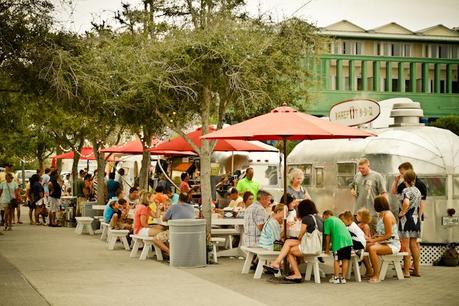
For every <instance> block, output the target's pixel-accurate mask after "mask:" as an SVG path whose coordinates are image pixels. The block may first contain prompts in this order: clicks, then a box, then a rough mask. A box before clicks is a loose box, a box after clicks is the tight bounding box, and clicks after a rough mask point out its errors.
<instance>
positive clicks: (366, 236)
mask: <svg viewBox="0 0 459 306" xmlns="http://www.w3.org/2000/svg"><path fill="white" fill-rule="evenodd" d="M398 170H399V173H400V174H399V175H397V176H396V177H395V178H394V180H393V183H392V188H391V193H392V194H394V195H395V196H397V198H398V199H399V206H398V207H397V208H394V209H392V210H394V212H393V211H392V210H391V207H390V204H389V198H388V193H387V190H386V188H385V182H384V179H383V177H382V175H381V174H379V173H378V172H376V171H374V170H372V169H371V168H370V162H369V161H368V159H361V160H360V161H359V164H358V173H357V174H356V175H355V177H354V180H353V183H352V184H351V185H350V186H349V187H350V188H351V192H352V194H353V195H354V196H355V203H356V205H355V207H354V210H353V211H350V210H347V211H344V212H341V213H340V214H339V215H338V216H337V217H335V216H334V213H333V212H332V211H331V210H325V211H324V212H323V213H322V214H319V211H318V209H317V206H316V204H315V203H314V202H313V201H312V199H311V196H310V195H309V193H308V192H307V190H306V189H305V188H303V187H302V186H301V183H302V181H303V179H304V174H303V172H302V171H301V170H300V169H293V170H291V171H290V177H289V181H290V186H289V187H288V192H289V193H288V194H287V198H286V199H284V198H283V197H282V198H281V199H280V201H279V203H273V201H272V196H271V194H269V193H268V192H266V191H264V190H257V189H256V188H255V189H252V190H253V191H254V192H255V194H256V195H257V196H256V198H257V201H256V202H255V203H254V204H252V205H250V206H249V207H247V208H246V210H245V214H244V241H243V244H244V245H245V246H248V247H262V248H266V249H270V250H273V249H274V247H275V245H276V244H279V241H281V244H282V245H283V246H282V248H281V250H280V253H279V256H278V257H277V258H276V260H275V261H273V262H272V263H271V265H269V266H265V268H266V269H267V270H269V271H271V272H273V273H276V272H278V271H279V269H280V268H281V265H282V262H283V260H284V259H285V258H286V259H287V261H288V268H289V270H290V271H291V273H290V275H287V276H286V277H285V279H286V280H288V281H291V282H300V281H301V279H302V278H301V274H300V271H299V269H298V263H299V262H301V261H302V259H303V256H304V255H305V254H309V253H308V252H309V251H308V250H305V249H302V248H304V244H303V242H302V241H303V240H304V239H310V237H311V233H313V231H315V230H318V231H319V232H320V233H321V235H322V237H324V238H323V245H322V248H321V250H322V251H323V253H325V254H329V253H332V256H333V259H334V273H333V276H332V278H331V279H330V282H331V283H333V284H345V283H346V279H345V275H346V272H347V269H348V263H349V260H350V259H351V255H352V252H355V254H356V255H357V256H359V258H360V260H362V261H363V263H364V265H365V267H366V274H365V276H366V277H367V278H368V280H369V282H371V283H377V282H379V276H380V275H379V274H380V267H379V261H378V256H380V255H388V254H396V253H398V252H401V251H403V252H408V253H409V254H410V255H409V256H405V257H404V265H403V273H404V276H405V278H409V277H410V276H420V268H419V243H418V238H420V234H421V220H422V218H423V214H424V201H425V199H426V197H427V189H426V186H425V185H424V184H423V183H422V181H420V180H419V179H418V178H417V177H416V174H415V172H414V170H413V167H412V165H411V164H410V163H409V162H405V163H402V164H401V165H400V166H399V168H398ZM248 180H249V181H250V176H248ZM241 186H242V187H245V188H246V189H249V188H254V186H256V183H253V182H248V183H247V182H244V183H242V185H241ZM238 187H239V184H238ZM240 192H245V190H244V188H241V190H240ZM285 204H286V206H285ZM284 216H286V219H287V222H286V226H287V227H286V228H284ZM365 251H366V252H367V253H368V255H369V256H368V257H366V256H363V255H364V254H365V253H364V252H365ZM411 259H412V261H413V270H412V271H411ZM255 260H256V259H255ZM253 266H254V267H255V262H253Z"/></svg>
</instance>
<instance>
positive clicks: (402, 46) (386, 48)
mask: <svg viewBox="0 0 459 306" xmlns="http://www.w3.org/2000/svg"><path fill="white" fill-rule="evenodd" d="M376 54H377V55H380V56H401V57H409V56H411V44H406V43H400V42H387V41H381V42H377V43H376Z"/></svg>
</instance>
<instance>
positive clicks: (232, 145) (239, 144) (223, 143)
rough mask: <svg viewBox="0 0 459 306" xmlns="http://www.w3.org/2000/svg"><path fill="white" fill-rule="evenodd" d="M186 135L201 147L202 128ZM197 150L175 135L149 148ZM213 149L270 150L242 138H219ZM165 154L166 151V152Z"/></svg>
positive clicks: (151, 150)
mask: <svg viewBox="0 0 459 306" xmlns="http://www.w3.org/2000/svg"><path fill="white" fill-rule="evenodd" d="M209 130H210V131H215V129H213V128H210V129H209ZM187 136H188V137H189V138H190V139H191V141H192V142H193V143H194V144H195V145H196V146H198V147H201V136H202V129H201V128H198V129H196V130H195V131H193V132H191V133H188V134H187ZM171 151H172V152H194V153H195V154H196V153H197V152H195V151H194V149H193V148H192V147H191V145H190V144H189V143H188V142H186V140H185V139H184V138H183V137H176V138H174V139H172V140H169V141H166V142H163V143H161V144H159V145H158V146H156V147H155V148H152V149H150V152H151V153H154V154H165V153H166V152H171ZM214 151H225V152H229V151H247V152H267V151H271V150H270V149H267V148H263V147H261V146H257V145H256V144H253V143H250V142H248V141H244V140H231V139H221V140H218V141H217V143H216V144H215V148H214ZM166 154H167V153H166Z"/></svg>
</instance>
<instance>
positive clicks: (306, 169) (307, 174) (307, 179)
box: [287, 164, 312, 186]
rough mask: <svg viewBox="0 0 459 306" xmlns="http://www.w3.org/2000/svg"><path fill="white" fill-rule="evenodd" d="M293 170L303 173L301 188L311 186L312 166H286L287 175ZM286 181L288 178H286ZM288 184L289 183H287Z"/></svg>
mask: <svg viewBox="0 0 459 306" xmlns="http://www.w3.org/2000/svg"><path fill="white" fill-rule="evenodd" d="M294 168H299V169H301V170H302V171H303V173H304V180H303V184H302V185H303V186H311V184H312V164H303V165H290V166H288V173H289V174H290V171H292V169H294ZM287 179H288V178H287ZM289 183H290V182H289Z"/></svg>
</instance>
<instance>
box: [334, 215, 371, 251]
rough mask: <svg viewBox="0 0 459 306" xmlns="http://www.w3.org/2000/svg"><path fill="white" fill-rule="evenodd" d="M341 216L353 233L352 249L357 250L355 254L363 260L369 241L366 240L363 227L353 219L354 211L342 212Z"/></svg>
mask: <svg viewBox="0 0 459 306" xmlns="http://www.w3.org/2000/svg"><path fill="white" fill-rule="evenodd" d="M339 218H340V219H341V221H343V223H344V224H345V225H346V226H347V229H348V230H349V233H350V234H351V237H352V249H353V250H354V251H355V254H357V256H359V258H360V260H362V259H363V251H364V250H365V246H366V244H367V241H366V240H365V234H364V233H363V231H362V229H360V227H359V226H358V225H357V224H355V222H354V221H353V220H352V213H351V212H350V211H348V210H347V211H345V212H343V213H341V214H340V215H339Z"/></svg>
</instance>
